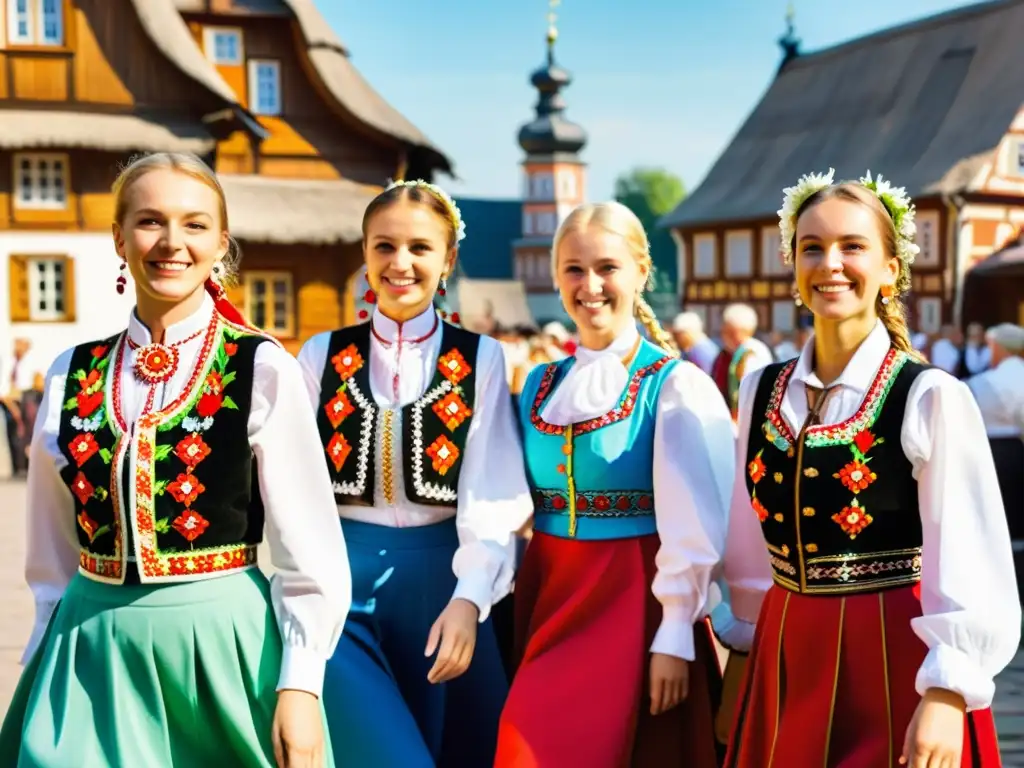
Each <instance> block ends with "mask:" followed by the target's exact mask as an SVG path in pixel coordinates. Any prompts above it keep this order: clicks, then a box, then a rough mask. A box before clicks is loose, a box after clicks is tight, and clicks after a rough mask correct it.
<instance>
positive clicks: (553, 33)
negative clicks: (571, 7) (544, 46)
mask: <svg viewBox="0 0 1024 768" xmlns="http://www.w3.org/2000/svg"><path fill="white" fill-rule="evenodd" d="M561 4H562V0H548V43H554V42H555V40H557V39H558V6H559V5H561Z"/></svg>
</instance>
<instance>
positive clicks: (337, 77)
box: [281, 0, 452, 173]
mask: <svg viewBox="0 0 1024 768" xmlns="http://www.w3.org/2000/svg"><path fill="white" fill-rule="evenodd" d="M281 1H282V2H283V3H284V4H285V5H287V6H288V7H289V8H290V9H291V10H292V12H293V13H294V14H295V17H296V18H297V19H298V21H299V27H300V28H301V30H302V35H303V38H304V40H305V43H306V50H307V54H308V56H309V58H310V61H311V62H312V63H313V66H314V67H315V68H316V71H317V74H319V75H320V79H321V80H323V83H324V85H325V86H326V87H327V90H328V91H330V93H331V95H332V96H333V97H334V99H335V100H336V101H337V102H338V104H339V105H341V107H342V108H343V109H345V110H346V111H347V112H349V113H350V114H351V115H352V116H353V117H355V118H356V119H357V120H359V121H360V122H362V123H364V124H365V125H367V126H369V127H370V128H373V129H375V130H377V131H380V132H381V133H384V134H386V135H388V136H391V137H393V138H395V139H398V140H399V141H401V142H403V143H405V144H408V145H409V146H410V147H411V148H413V149H418V150H419V151H421V152H423V153H425V154H426V155H427V156H428V157H429V159H430V162H429V165H432V166H433V167H435V168H439V169H441V170H443V171H445V172H446V173H451V171H452V166H451V161H450V160H449V159H448V158H447V157H446V156H445V155H444V153H442V152H441V150H440V149H438V148H437V147H435V146H434V145H433V144H432V143H431V141H430V139H428V138H427V137H426V136H425V135H424V134H423V133H422V132H421V131H420V130H419V129H418V128H417V127H416V126H415V125H413V124H412V123H410V122H409V121H408V120H407V119H406V118H405V117H404V116H403V115H402V114H401V113H400V112H399V111H398V110H396V109H395V108H394V107H392V106H391V105H390V104H388V103H387V102H386V101H385V100H384V99H383V97H381V95H380V94H379V93H377V91H375V90H374V89H373V86H371V85H370V84H369V83H368V82H367V81H366V80H365V79H364V78H363V76H362V75H361V74H359V71H358V70H357V69H356V68H355V67H354V66H353V65H352V62H351V61H350V60H349V54H348V49H346V47H345V45H344V44H343V43H342V42H341V40H340V39H339V38H338V36H337V35H336V34H335V32H334V30H333V29H331V27H330V25H329V24H328V23H327V20H326V19H324V17H323V15H322V14H321V13H320V11H319V10H318V9H317V7H316V5H315V4H314V1H313V0H281Z"/></svg>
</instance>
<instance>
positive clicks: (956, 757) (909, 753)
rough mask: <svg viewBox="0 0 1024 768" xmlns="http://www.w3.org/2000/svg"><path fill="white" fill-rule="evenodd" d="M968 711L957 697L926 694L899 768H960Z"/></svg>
mask: <svg viewBox="0 0 1024 768" xmlns="http://www.w3.org/2000/svg"><path fill="white" fill-rule="evenodd" d="M966 711H967V706H966V705H965V704H964V700H963V697H962V696H960V694H958V693H953V692H952V691H947V690H944V689H942V688H929V689H928V690H927V691H925V694H924V696H923V697H922V698H921V703H920V704H918V705H917V709H916V710H915V711H914V717H913V719H912V720H911V721H910V726H909V727H908V728H907V735H906V738H905V739H904V740H903V755H902V757H900V765H906V766H909V768H960V757H961V755H962V754H963V749H964V712H966Z"/></svg>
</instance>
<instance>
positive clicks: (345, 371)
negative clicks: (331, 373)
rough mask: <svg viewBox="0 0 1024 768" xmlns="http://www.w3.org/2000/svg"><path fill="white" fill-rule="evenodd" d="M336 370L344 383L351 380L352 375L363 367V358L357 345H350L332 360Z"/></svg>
mask: <svg viewBox="0 0 1024 768" xmlns="http://www.w3.org/2000/svg"><path fill="white" fill-rule="evenodd" d="M331 364H332V365H333V366H334V370H336V371H337V372H338V375H339V376H341V380H342V381H346V380H348V379H349V378H351V376H352V374H354V373H355V372H356V371H358V370H359V369H360V368H362V367H363V357H362V355H360V354H359V350H357V349H356V345H355V344H349V345H348V346H347V347H345V348H344V349H343V350H341V352H339V353H338V354H336V355H335V356H334V357H332V358H331Z"/></svg>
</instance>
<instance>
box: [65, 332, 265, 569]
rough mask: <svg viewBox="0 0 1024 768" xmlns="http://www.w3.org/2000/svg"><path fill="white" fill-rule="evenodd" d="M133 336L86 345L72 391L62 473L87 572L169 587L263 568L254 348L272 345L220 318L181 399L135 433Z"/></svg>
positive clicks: (76, 362)
mask: <svg viewBox="0 0 1024 768" xmlns="http://www.w3.org/2000/svg"><path fill="white" fill-rule="evenodd" d="M125 339H126V335H125V334H121V335H119V336H115V337H112V338H110V339H107V340H105V341H101V342H94V343H91V344H84V345H82V346H79V347H76V348H75V349H74V351H73V352H72V356H71V365H70V369H69V371H70V373H69V375H68V378H67V382H66V384H65V392H64V400H65V402H64V410H63V413H62V414H61V420H60V430H59V443H60V449H61V452H62V453H63V455H64V456H65V458H67V460H68V465H67V466H66V467H65V468H64V469H63V470H61V477H62V478H63V479H64V482H65V483H67V485H68V487H69V488H70V489H71V494H72V496H73V497H74V504H75V517H76V520H77V531H78V541H79V546H80V557H79V566H80V570H81V571H82V573H83V574H84V575H86V576H88V577H89V578H92V579H94V580H97V581H105V582H110V583H115V584H123V583H126V582H127V583H134V582H136V581H138V582H142V583H159V582H164V581H176V580H196V579H200V578H204V577H209V576H216V575H220V574H222V573H224V572H227V571H232V570H238V569H243V568H247V567H250V566H252V565H254V564H255V563H256V547H257V545H258V544H259V543H260V541H261V539H262V533H263V505H262V502H261V500H260V497H259V490H258V482H257V477H256V468H255V459H254V457H253V453H252V450H251V448H250V446H249V440H248V418H249V408H250V404H251V399H252V381H253V366H254V362H255V356H256V348H257V346H258V345H259V344H261V343H263V342H264V341H267V339H266V338H265V337H263V336H259V335H256V334H255V333H254V332H253V331H251V330H249V329H246V328H242V327H240V326H235V325H233V324H232V323H231V322H230V321H228V320H226V319H224V318H222V317H221V316H220V315H219V314H216V313H215V314H214V317H213V319H212V320H211V323H210V325H209V327H208V328H207V329H206V331H205V333H204V337H203V347H202V351H201V353H200V355H199V360H198V364H197V366H196V369H195V371H194V373H193V375H192V377H191V379H190V381H189V383H188V384H187V386H186V387H185V389H184V391H183V392H182V395H181V396H180V397H179V398H178V399H177V400H176V401H174V402H172V403H170V404H169V405H168V406H167V407H166V408H164V409H163V410H161V411H154V412H152V413H148V414H146V415H143V416H141V417H140V418H139V419H138V420H137V421H136V423H135V426H134V428H133V429H130V428H129V427H128V425H127V424H126V423H125V419H124V416H123V415H122V412H121V403H120V382H119V375H118V374H119V371H120V370H121V367H122V365H123V363H124V356H125V355H126V354H130V352H129V350H128V349H127V344H126V341H125ZM128 552H131V553H132V554H133V555H134V559H135V562H134V563H131V562H129V561H128V560H127V557H126V553H128Z"/></svg>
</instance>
